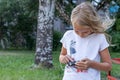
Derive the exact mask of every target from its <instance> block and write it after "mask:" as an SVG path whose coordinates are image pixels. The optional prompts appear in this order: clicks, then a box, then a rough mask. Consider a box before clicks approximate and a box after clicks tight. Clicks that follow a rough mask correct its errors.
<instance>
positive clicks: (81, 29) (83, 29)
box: [74, 24, 93, 38]
mask: <svg viewBox="0 0 120 80" xmlns="http://www.w3.org/2000/svg"><path fill="white" fill-rule="evenodd" d="M74 31H75V32H76V34H78V35H79V36H80V37H82V38H84V37H87V36H89V35H90V34H92V33H93V32H92V30H91V28H90V27H88V26H80V25H77V24H75V25H74Z"/></svg>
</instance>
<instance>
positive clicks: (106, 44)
mask: <svg viewBox="0 0 120 80" xmlns="http://www.w3.org/2000/svg"><path fill="white" fill-rule="evenodd" d="M107 47H109V44H108V42H107V40H106V37H105V35H104V34H102V35H101V43H100V50H99V51H102V50H104V49H105V48H107Z"/></svg>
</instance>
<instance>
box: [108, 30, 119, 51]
mask: <svg viewBox="0 0 120 80" xmlns="http://www.w3.org/2000/svg"><path fill="white" fill-rule="evenodd" d="M110 35H111V36H112V44H114V45H115V46H112V47H111V48H110V49H111V50H112V51H114V52H119V51H120V31H112V32H111V33H110Z"/></svg>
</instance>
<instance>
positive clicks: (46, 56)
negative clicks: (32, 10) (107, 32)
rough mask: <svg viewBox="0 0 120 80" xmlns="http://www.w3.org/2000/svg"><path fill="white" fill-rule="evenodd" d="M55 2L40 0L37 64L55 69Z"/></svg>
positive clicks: (53, 0)
mask: <svg viewBox="0 0 120 80" xmlns="http://www.w3.org/2000/svg"><path fill="white" fill-rule="evenodd" d="M54 10H55V0H39V13H38V26H37V39H36V54H35V64H36V65H40V66H42V67H46V68H51V67H53V62H52V41H53V20H54Z"/></svg>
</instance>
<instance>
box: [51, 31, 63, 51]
mask: <svg viewBox="0 0 120 80" xmlns="http://www.w3.org/2000/svg"><path fill="white" fill-rule="evenodd" d="M61 37H62V33H60V32H58V31H54V32H53V51H56V50H57V49H58V48H60V46H61V43H60V39H61Z"/></svg>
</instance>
